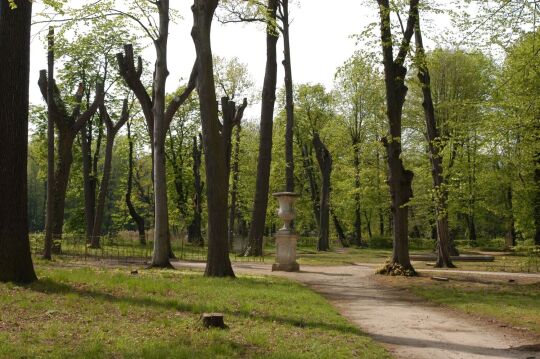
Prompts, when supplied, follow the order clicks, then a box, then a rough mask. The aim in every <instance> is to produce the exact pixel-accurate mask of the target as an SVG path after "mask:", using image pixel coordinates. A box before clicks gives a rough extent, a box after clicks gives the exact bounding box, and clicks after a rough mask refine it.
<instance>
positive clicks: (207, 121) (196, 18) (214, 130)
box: [191, 0, 234, 277]
mask: <svg viewBox="0 0 540 359" xmlns="http://www.w3.org/2000/svg"><path fill="white" fill-rule="evenodd" d="M217 5H218V0H194V2H193V6H192V7H191V10H192V11H193V28H192V30H191V36H192V38H193V42H194V44H195V50H196V53H197V62H196V69H197V73H198V86H197V91H198V93H199V101H200V102H199V103H200V110H201V122H202V134H203V136H202V137H203V146H204V154H205V164H206V183H207V186H206V196H207V201H208V257H207V261H206V269H205V275H206V276H209V277H234V272H233V269H232V266H231V261H230V258H229V244H228V242H227V194H228V183H229V178H228V176H227V175H228V169H227V138H226V133H227V131H228V130H226V124H223V125H222V124H221V123H220V122H219V114H218V108H217V106H216V87H215V82H214V68H213V59H212V46H211V42H210V34H211V27H212V19H213V17H214V12H215V11H216V7H217ZM229 141H230V136H229Z"/></svg>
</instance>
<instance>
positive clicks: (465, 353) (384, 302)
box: [176, 262, 540, 359]
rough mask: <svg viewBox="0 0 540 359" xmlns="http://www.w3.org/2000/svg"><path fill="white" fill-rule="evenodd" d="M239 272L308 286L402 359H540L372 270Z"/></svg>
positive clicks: (514, 340)
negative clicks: (389, 283)
mask: <svg viewBox="0 0 540 359" xmlns="http://www.w3.org/2000/svg"><path fill="white" fill-rule="evenodd" d="M176 265H178V266H189V267H199V268H201V267H204V265H203V264H193V263H180V262H177V263H176ZM234 269H235V271H236V272H237V273H246V274H272V275H279V276H284V277H287V278H291V279H293V280H297V281H299V282H301V283H304V284H305V285H307V286H309V287H310V288H312V289H313V290H314V291H315V292H317V293H319V294H321V295H322V296H324V297H325V298H327V299H328V300H329V301H330V303H332V304H333V305H334V306H335V307H336V308H338V310H339V311H340V313H341V314H342V315H343V316H345V317H346V318H348V319H349V320H350V321H351V322H353V323H355V324H356V325H357V326H358V327H359V328H360V329H362V330H363V331H364V332H366V333H368V334H369V335H370V336H371V337H372V338H373V339H375V340H376V341H377V342H379V343H381V344H382V345H384V346H385V347H386V348H388V350H389V351H390V352H391V353H393V355H394V356H395V357H396V358H414V359H424V358H425V359H438V358H441V359H454V358H456V359H457V358H467V359H480V358H482V359H485V358H522V359H532V358H535V359H540V352H538V351H533V350H531V349H527V348H530V346H532V345H534V346H535V348H538V344H540V338H538V337H536V338H534V336H524V335H523V334H520V333H519V332H517V331H515V330H513V329H509V328H501V327H499V326H496V325H494V324H487V323H481V322H479V321H478V320H475V319H472V318H467V317H466V316H465V315H460V314H457V313H455V312H452V311H449V310H445V309H443V308H441V307H437V306H435V305H430V304H429V303H426V302H425V301H424V300H420V299H418V298H416V297H412V296H411V295H410V294H407V293H406V292H405V291H403V290H399V289H395V288H392V287H387V286H384V285H382V284H380V283H378V282H377V281H376V280H374V276H373V268H371V267H369V266H362V265H354V266H353V265H351V266H335V267H319V266H304V267H302V268H301V269H302V271H301V272H299V273H283V272H273V273H272V272H271V271H270V266H269V265H267V264H255V263H245V264H243V263H242V264H236V265H235V266H234ZM454 273H455V272H454ZM539 280H540V277H539ZM531 338H532V339H531Z"/></svg>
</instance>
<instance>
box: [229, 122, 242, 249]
mask: <svg viewBox="0 0 540 359" xmlns="http://www.w3.org/2000/svg"><path fill="white" fill-rule="evenodd" d="M241 131H242V126H241V125H240V124H239V125H238V126H237V127H236V133H235V143H234V157H233V164H232V174H233V178H232V188H231V206H230V207H229V231H228V240H229V248H231V249H232V248H233V241H234V224H235V219H236V217H237V213H236V212H237V202H238V182H239V173H240V133H241Z"/></svg>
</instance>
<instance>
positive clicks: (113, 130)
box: [90, 99, 129, 248]
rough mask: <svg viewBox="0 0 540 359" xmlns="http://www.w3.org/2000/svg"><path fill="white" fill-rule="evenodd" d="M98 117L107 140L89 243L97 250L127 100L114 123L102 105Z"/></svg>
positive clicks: (126, 110)
mask: <svg viewBox="0 0 540 359" xmlns="http://www.w3.org/2000/svg"><path fill="white" fill-rule="evenodd" d="M99 111H100V115H101V117H102V119H103V123H105V127H106V128H107V137H106V138H107V139H106V145H105V162H104V164H103V175H102V177H101V182H100V186H99V195H98V200H97V206H96V214H95V218H94V227H93V229H92V241H91V243H90V245H91V247H92V248H99V247H100V246H101V245H100V238H101V227H102V224H103V214H104V212H105V200H106V197H107V193H108V190H109V179H110V177H111V165H112V157H113V146H114V139H115V138H116V135H117V134H118V131H120V129H121V128H122V127H123V126H124V125H125V124H126V122H127V121H128V119H129V109H128V100H127V99H125V100H124V102H123V104H122V113H121V115H120V116H119V117H118V120H117V122H116V123H114V122H113V120H112V119H111V116H110V115H109V112H108V111H107V107H106V106H105V104H104V103H101V104H100V106H99Z"/></svg>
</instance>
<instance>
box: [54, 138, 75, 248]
mask: <svg viewBox="0 0 540 359" xmlns="http://www.w3.org/2000/svg"><path fill="white" fill-rule="evenodd" d="M75 135H76V134H75V133H73V132H72V131H70V130H69V129H66V128H58V163H57V166H56V171H55V175H54V187H55V194H54V204H53V205H54V209H53V214H54V215H53V237H54V238H57V239H60V238H61V237H62V233H63V228H64V210H65V207H66V192H67V187H68V183H69V174H70V173H71V165H72V164H73V153H72V149H73V142H74V141H75Z"/></svg>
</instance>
